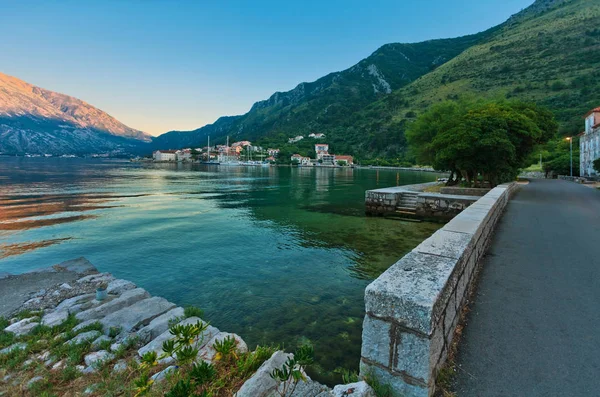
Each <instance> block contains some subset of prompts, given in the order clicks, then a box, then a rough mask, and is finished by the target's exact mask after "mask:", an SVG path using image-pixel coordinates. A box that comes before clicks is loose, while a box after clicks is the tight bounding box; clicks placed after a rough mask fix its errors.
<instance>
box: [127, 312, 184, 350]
mask: <svg viewBox="0 0 600 397" xmlns="http://www.w3.org/2000/svg"><path fill="white" fill-rule="evenodd" d="M183 317H184V310H183V308H181V307H176V308H174V309H171V310H169V311H168V312H166V313H164V314H161V315H160V316H158V317H156V318H155V319H153V320H152V321H150V324H148V325H146V326H145V327H142V328H140V329H139V330H138V331H137V336H138V337H139V338H140V340H141V341H142V342H144V343H148V342H150V341H151V340H152V339H154V338H156V337H157V336H158V335H160V334H162V333H163V332H165V331H167V330H168V329H169V323H170V322H171V321H174V320H176V319H178V318H181V319H183Z"/></svg>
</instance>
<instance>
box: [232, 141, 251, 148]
mask: <svg viewBox="0 0 600 397" xmlns="http://www.w3.org/2000/svg"><path fill="white" fill-rule="evenodd" d="M246 146H252V143H251V142H250V141H239V142H235V143H234V144H232V145H231V147H239V148H243V147H246Z"/></svg>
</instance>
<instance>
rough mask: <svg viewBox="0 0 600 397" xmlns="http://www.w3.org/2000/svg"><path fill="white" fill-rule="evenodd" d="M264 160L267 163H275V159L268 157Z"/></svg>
mask: <svg viewBox="0 0 600 397" xmlns="http://www.w3.org/2000/svg"><path fill="white" fill-rule="evenodd" d="M265 160H266V161H268V162H274V161H275V157H273V156H269V157H267V158H266V159H265Z"/></svg>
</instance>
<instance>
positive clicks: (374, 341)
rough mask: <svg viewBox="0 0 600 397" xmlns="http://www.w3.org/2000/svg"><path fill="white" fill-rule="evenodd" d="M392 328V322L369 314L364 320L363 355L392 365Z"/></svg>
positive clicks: (384, 364)
mask: <svg viewBox="0 0 600 397" xmlns="http://www.w3.org/2000/svg"><path fill="white" fill-rule="evenodd" d="M391 329H392V324H391V323H389V322H386V321H383V320H380V319H376V318H373V317H370V316H369V315H368V314H367V315H366V316H365V320H364V322H363V332H362V347H361V356H362V357H364V358H366V359H368V360H370V361H374V362H376V363H379V364H381V365H383V366H385V367H390V365H391V357H390V349H391V346H392V340H391Z"/></svg>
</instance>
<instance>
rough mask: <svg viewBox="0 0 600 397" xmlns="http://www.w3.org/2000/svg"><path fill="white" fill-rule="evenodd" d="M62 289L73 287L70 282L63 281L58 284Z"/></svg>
mask: <svg viewBox="0 0 600 397" xmlns="http://www.w3.org/2000/svg"><path fill="white" fill-rule="evenodd" d="M58 287H59V288H60V289H73V287H71V285H70V284H69V283H62V284H61V285H59V286H58Z"/></svg>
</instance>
